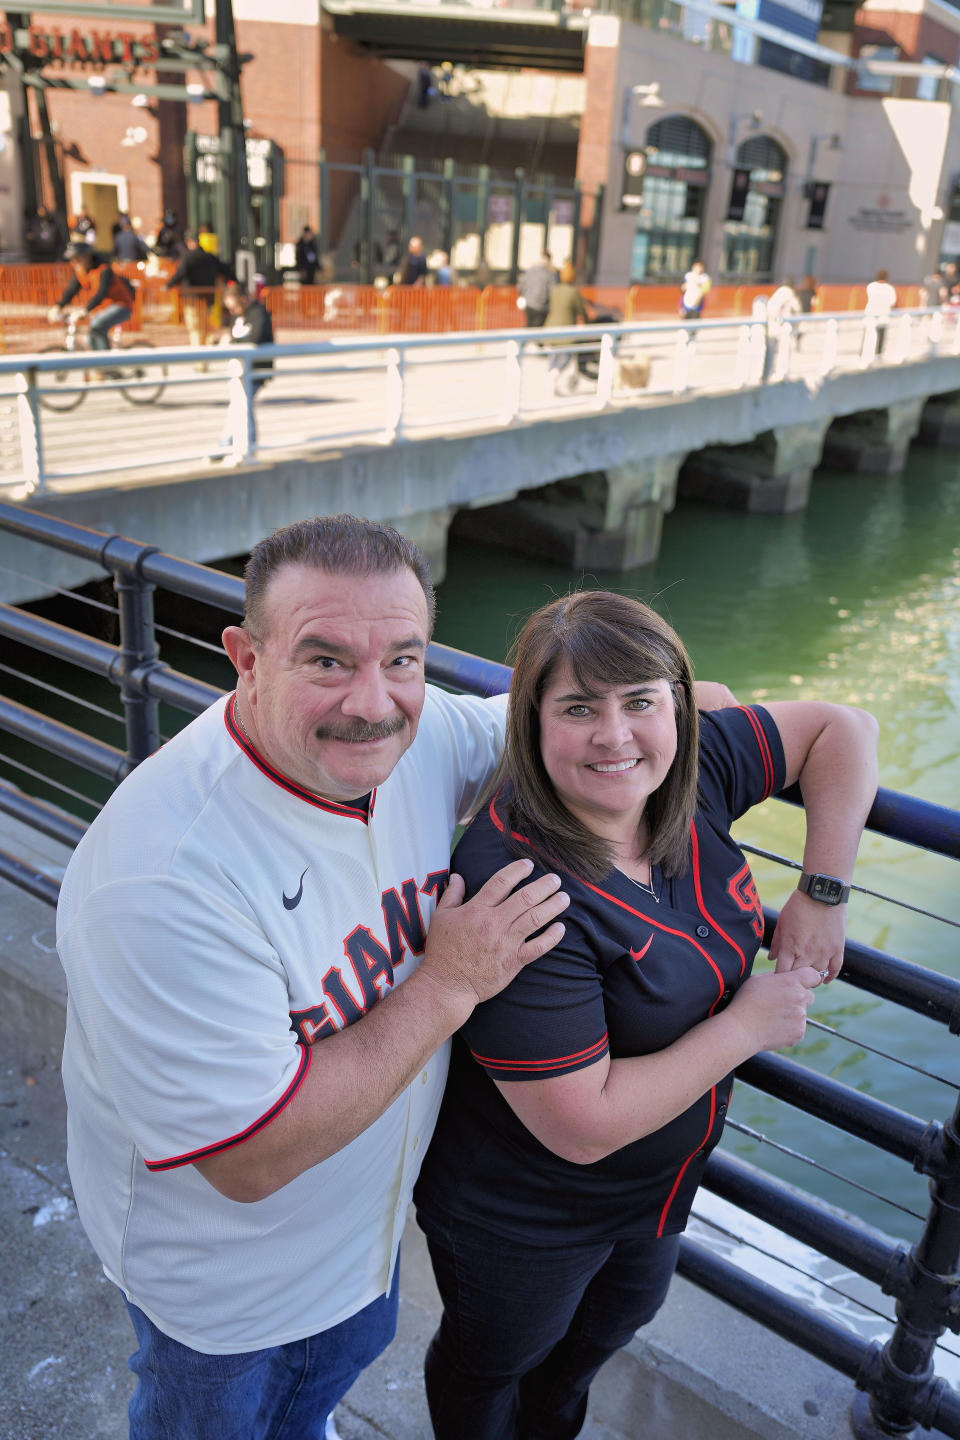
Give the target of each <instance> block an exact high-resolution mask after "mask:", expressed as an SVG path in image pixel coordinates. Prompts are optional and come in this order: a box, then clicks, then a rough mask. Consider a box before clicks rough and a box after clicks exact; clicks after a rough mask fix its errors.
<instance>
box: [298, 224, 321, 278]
mask: <svg viewBox="0 0 960 1440" xmlns="http://www.w3.org/2000/svg"><path fill="white" fill-rule="evenodd" d="M295 259H296V262H297V271H298V273H299V275H300V284H301V285H312V284H313V282H314V280H315V279H316V276H317V266H318V265H319V263H320V252H319V250H318V249H317V237H316V235H315V234H314V232H313V230H312V229H311V228H310V226H309V225H304V227H303V229H302V230H301V231H300V238H299V240H298V241H297V244H296V250H295Z"/></svg>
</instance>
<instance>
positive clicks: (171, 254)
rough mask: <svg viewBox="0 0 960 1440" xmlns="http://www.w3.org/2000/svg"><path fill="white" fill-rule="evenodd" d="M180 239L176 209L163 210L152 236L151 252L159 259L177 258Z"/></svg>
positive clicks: (181, 238) (181, 239)
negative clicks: (154, 234)
mask: <svg viewBox="0 0 960 1440" xmlns="http://www.w3.org/2000/svg"><path fill="white" fill-rule="evenodd" d="M182 241H183V236H182V235H181V233H180V219H179V216H178V215H177V212H176V210H164V212H163V215H162V216H161V219H160V224H159V225H158V226H157V233H156V236H155V237H154V241H153V253H154V254H155V255H159V256H160V258H161V260H173V259H175V258H178V257H179V255H180V248H181V244H182Z"/></svg>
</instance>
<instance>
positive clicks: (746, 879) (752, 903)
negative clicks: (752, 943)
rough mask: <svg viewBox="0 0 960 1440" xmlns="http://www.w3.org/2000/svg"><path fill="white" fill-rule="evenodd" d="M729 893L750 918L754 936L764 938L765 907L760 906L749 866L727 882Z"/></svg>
mask: <svg viewBox="0 0 960 1440" xmlns="http://www.w3.org/2000/svg"><path fill="white" fill-rule="evenodd" d="M727 893H728V894H729V895H730V896H731V898H732V899H733V900H735V901H736V903H737V904H738V905H739V906H740V909H741V910H742V911H743V912H744V914H746V915H749V916H750V924H751V925H752V927H753V933H754V935H759V936H761V937H762V936H763V906H762V905H761V904H760V896H759V895H758V894H757V887H756V884H755V883H754V879H753V876H752V875H751V874H750V866H749V865H744V867H743V869H742V870H738V871H737V873H736V875H733V876H731V878H730V879H729V880H728V881H727Z"/></svg>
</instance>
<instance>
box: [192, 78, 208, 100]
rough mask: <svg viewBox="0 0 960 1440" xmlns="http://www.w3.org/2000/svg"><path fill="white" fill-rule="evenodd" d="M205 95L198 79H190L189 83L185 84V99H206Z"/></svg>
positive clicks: (204, 89)
mask: <svg viewBox="0 0 960 1440" xmlns="http://www.w3.org/2000/svg"><path fill="white" fill-rule="evenodd" d="M206 95H207V92H206V88H205V87H204V86H203V85H202V84H201V83H200V81H199V80H191V81H190V84H189V85H188V86H187V99H188V100H192V101H196V100H204V99H206Z"/></svg>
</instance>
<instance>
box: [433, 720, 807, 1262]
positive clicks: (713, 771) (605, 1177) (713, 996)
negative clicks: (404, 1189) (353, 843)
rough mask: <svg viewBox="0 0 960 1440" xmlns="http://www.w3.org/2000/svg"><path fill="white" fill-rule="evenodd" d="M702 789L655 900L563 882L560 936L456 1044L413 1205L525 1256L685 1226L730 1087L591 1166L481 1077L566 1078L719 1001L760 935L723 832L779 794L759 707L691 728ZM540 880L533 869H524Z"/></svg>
mask: <svg viewBox="0 0 960 1440" xmlns="http://www.w3.org/2000/svg"><path fill="white" fill-rule="evenodd" d="M701 721H702V725H701V756H700V793H699V798H698V805H697V811H696V815H695V817H694V822H693V825H692V827H691V858H690V866H689V868H688V870H687V873H686V874H685V875H683V876H681V877H679V878H674V879H666V878H664V877H663V876H662V875H661V874H660V873H659V872H658V871H657V870H656V869H655V870H654V875H653V883H654V889H655V892H656V894H657V896H658V901H655V900H654V899H653V897H652V896H651V895H649V894H648V893H646V892H645V891H644V890H642V889H641V888H640V887H639V886H637V885H636V884H635V883H634V882H633V881H631V880H630V879H628V878H627V876H625V875H624V874H623V873H622V872H621V871H619V870H614V871H612V872H611V873H610V874H609V875H608V876H607V877H606V879H605V880H604V881H603V882H602V884H600V885H591V884H588V883H587V882H585V881H581V880H577V879H574V878H572V877H570V876H569V875H565V876H564V888H565V889H566V890H567V891H568V892H569V894H570V901H571V903H570V906H569V908H568V910H566V911H565V913H564V914H563V916H562V919H563V923H564V926H565V927H566V933H565V935H564V938H563V940H562V941H561V942H560V944H559V945H558V946H557V947H556V948H555V949H554V950H551V951H550V953H549V954H548V955H545V956H543V957H542V958H541V959H540V960H537V961H535V962H534V963H533V964H532V965H528V966H527V967H526V969H524V970H523V971H522V972H521V973H520V975H519V976H518V977H517V978H516V979H515V980H514V981H513V982H512V984H511V985H509V986H508V988H507V989H506V990H505V991H503V993H502V994H500V995H498V996H496V997H495V998H494V999H492V1000H489V1001H487V1002H486V1003H485V1004H483V1005H480V1006H478V1008H477V1009H476V1011H475V1012H474V1014H473V1015H472V1017H471V1019H470V1021H469V1022H468V1023H467V1025H466V1026H465V1027H464V1028H463V1030H462V1031H461V1032H460V1033H459V1035H458V1036H456V1037H455V1041H454V1054H453V1059H452V1062H451V1070H450V1078H449V1081H448V1084H447V1091H446V1097H445V1099H444V1103H443V1107H442V1110H441V1115H440V1120H439V1123H438V1125H437V1130H436V1133H435V1136H434V1139H433V1144H432V1146H431V1148H430V1151H429V1154H428V1157H427V1161H426V1164H425V1165H424V1169H423V1172H422V1174H421V1178H420V1181H419V1185H418V1187H417V1190H416V1192H415V1194H416V1200H417V1203H418V1205H419V1206H420V1207H421V1209H422V1210H423V1211H424V1212H425V1213H426V1214H427V1215H428V1216H429V1215H431V1214H435V1215H436V1216H437V1218H438V1220H442V1218H443V1217H444V1215H448V1216H449V1215H456V1216H459V1217H461V1218H462V1219H464V1220H472V1221H474V1222H475V1223H477V1224H480V1225H486V1226H488V1227H489V1228H490V1229H491V1230H494V1231H496V1232H499V1233H503V1234H506V1235H511V1236H514V1237H519V1238H524V1239H526V1240H528V1241H529V1242H530V1243H531V1244H534V1245H535V1244H536V1243H537V1239H538V1237H541V1238H542V1240H543V1242H544V1243H551V1244H555V1243H557V1241H563V1240H565V1239H569V1240H571V1241H573V1240H575V1239H584V1240H587V1239H595V1238H597V1237H599V1236H608V1237H609V1236H611V1235H617V1234H629V1235H658V1234H659V1235H664V1234H671V1233H673V1232H676V1231H679V1230H682V1229H683V1228H684V1225H685V1224H686V1220H687V1215H688V1213H689V1210H690V1206H691V1204H692V1201H693V1197H694V1195H695V1193H696V1189H697V1185H698V1184H699V1181H700V1177H701V1175H702V1172H703V1168H704V1165H705V1163H706V1159H707V1156H708V1155H709V1153H710V1151H711V1150H712V1149H713V1147H714V1146H715V1145H716V1144H717V1141H718V1140H719V1139H720V1135H721V1132H722V1129H723V1121H724V1116H725V1114H726V1109H727V1104H728V1101H729V1098H730V1089H731V1086H732V1082H733V1076H732V1075H728V1076H726V1077H725V1079H724V1080H722V1081H721V1082H720V1083H719V1084H718V1085H715V1086H713V1087H712V1088H711V1089H710V1090H709V1091H708V1092H707V1094H705V1095H703V1096H701V1098H700V1099H699V1100H697V1101H696V1103H695V1104H693V1105H691V1106H690V1108H689V1109H688V1110H685V1111H684V1112H683V1114H681V1115H679V1116H678V1117H677V1118H676V1119H675V1120H673V1121H671V1122H670V1123H669V1124H668V1125H665V1126H664V1127H663V1128H662V1129H660V1130H658V1131H656V1132H655V1133H653V1134H652V1135H648V1136H645V1137H644V1138H643V1139H641V1140H637V1141H635V1142H634V1143H632V1144H630V1145H626V1146H624V1147H623V1148H622V1149H620V1150H618V1151H616V1152H615V1153H614V1154H612V1155H608V1156H606V1157H605V1158H604V1159H602V1160H598V1161H596V1162H595V1163H593V1164H591V1165H574V1164H572V1163H570V1162H569V1161H566V1160H563V1159H561V1158H560V1157H559V1156H558V1155H555V1154H554V1153H553V1152H552V1151H550V1150H548V1149H547V1148H546V1147H545V1146H543V1145H541V1144H540V1142H539V1141H538V1140H537V1139H536V1138H535V1137H534V1136H533V1135H532V1134H531V1133H530V1132H529V1130H527V1129H526V1127H525V1126H524V1125H523V1124H522V1123H521V1121H520V1120H519V1119H517V1117H516V1115H514V1113H513V1111H512V1110H511V1108H510V1106H509V1105H508V1104H507V1103H506V1101H505V1100H504V1099H503V1097H502V1096H501V1095H500V1093H499V1091H498V1090H497V1088H496V1086H495V1085H494V1083H493V1078H496V1079H497V1080H500V1081H523V1080H528V1079H536V1078H540V1077H543V1076H551V1075H564V1074H567V1073H569V1072H570V1071H573V1070H578V1069H582V1068H584V1067H585V1066H588V1065H592V1064H595V1063H596V1061H597V1060H598V1059H599V1058H600V1057H602V1056H603V1055H604V1054H606V1053H607V1051H609V1053H610V1054H611V1056H613V1057H614V1058H616V1057H618V1056H630V1055H646V1054H651V1053H653V1052H655V1051H658V1050H662V1049H663V1048H664V1047H665V1046H667V1045H670V1044H671V1043H672V1042H673V1041H675V1040H676V1039H678V1038H679V1036H681V1035H683V1034H685V1032H686V1031H687V1030H689V1029H690V1028H691V1027H692V1026H693V1025H696V1024H698V1023H699V1022H700V1021H702V1020H705V1019H707V1018H708V1017H709V1016H711V1015H714V1014H716V1013H717V1011H718V1010H719V1009H720V1008H722V1007H723V1006H725V1005H727V1004H728V1003H729V1001H730V999H731V997H732V996H733V994H734V993H735V992H736V990H737V987H738V986H739V985H741V984H742V983H743V981H744V980H745V979H746V977H747V976H748V975H749V973H750V969H751V966H752V964H753V960H754V957H755V955H756V953H757V949H758V947H759V945H760V940H761V938H762V935H763V919H762V914H761V909H760V901H759V899H758V897H757V892H756V887H755V886H754V883H753V878H752V876H751V874H750V868H749V866H748V865H747V863H746V860H745V859H744V856H743V854H742V852H741V851H740V850H739V849H738V847H737V845H736V844H735V842H734V841H733V840H732V839H731V837H730V825H731V823H732V822H733V821H734V820H735V819H736V818H737V817H738V816H740V815H742V814H743V813H744V811H746V810H748V809H749V808H750V806H751V805H755V804H757V803H758V802H759V801H761V800H764V799H766V797H767V796H768V795H771V794H774V793H776V792H777V791H778V790H780V789H781V788H782V787H783V783H784V758H783V748H782V745H781V743H780V736H779V733H778V731H777V728H776V726H775V724H774V723H773V720H772V719H771V717H770V716H769V714H768V713H767V712H766V711H765V710H763V709H762V708H760V707H759V706H750V707H741V708H738V709H730V710H721V711H716V712H713V713H709V714H704V715H702V716H701ZM504 824H505V819H504V816H503V814H502V808H501V810H498V801H497V800H495V801H494V802H493V804H492V805H491V806H490V808H489V809H488V811H487V812H486V813H485V814H483V815H480V816H478V818H477V819H476V821H475V822H474V823H473V825H472V826H471V827H470V829H469V830H468V831H467V833H466V835H465V836H464V838H463V840H462V841H461V843H460V845H459V846H458V848H457V851H456V854H455V856H454V860H453V867H452V868H453V869H454V870H456V871H457V872H458V873H459V874H461V875H462V876H463V877H464V879H465V881H466V885H467V894H468V896H469V895H472V894H474V893H475V892H476V891H477V890H478V889H479V887H480V886H481V885H482V884H483V882H484V881H485V880H486V879H488V877H489V876H490V875H491V874H493V872H494V871H495V870H498V869H499V868H500V867H501V866H502V865H504V864H506V863H507V861H508V860H509V859H510V858H511V856H510V853H509V852H508V850H507V849H506V847H505V844H504V834H503V831H504ZM535 873H537V872H535Z"/></svg>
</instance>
